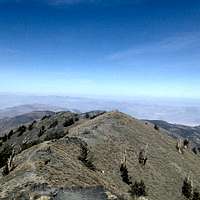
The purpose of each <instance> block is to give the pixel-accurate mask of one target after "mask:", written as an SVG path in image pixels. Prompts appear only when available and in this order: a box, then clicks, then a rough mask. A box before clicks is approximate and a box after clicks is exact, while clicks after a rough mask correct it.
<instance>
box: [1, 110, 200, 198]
mask: <svg viewBox="0 0 200 200" xmlns="http://www.w3.org/2000/svg"><path fill="white" fill-rule="evenodd" d="M71 119H73V123H72V120H71ZM56 120H57V123H55V121H56ZM63 124H65V126H66V127H64V126H63ZM43 126H45V132H44V133H43V134H42V135H40V134H41V133H40V130H42V127H43ZM16 134H17V135H19V133H15V134H14V136H12V137H13V138H12V137H11V139H10V141H9V140H8V141H7V143H8V144H13V141H15V142H16V141H17V142H18V144H19V143H20V142H22V143H23V141H24V140H25V139H27V137H30V138H31V140H32V141H33V140H34V141H36V140H39V142H36V144H34V145H32V147H30V148H27V149H24V150H23V151H19V154H18V155H16V156H15V159H14V165H15V168H14V169H13V170H12V171H11V172H10V173H9V174H8V175H7V176H1V177H0V184H1V188H0V198H2V199H8V198H9V197H10V195H11V194H12V195H13V194H16V195H17V192H18V194H22V193H23V195H27V196H28V195H29V197H30V195H33V196H34V195H35V196H41V195H42V194H44V191H43V190H41V191H40V190H38V189H37V190H36V189H34V188H35V187H36V186H37V185H38V187H39V184H41V183H42V184H46V185H47V186H48V187H49V188H52V190H53V188H56V189H55V190H54V192H55V191H58V190H59V191H60V188H65V189H66V190H67V189H70V188H73V187H82V188H88V187H89V188H90V187H97V186H102V187H103V188H104V189H105V191H106V192H109V193H111V194H112V195H114V196H116V198H117V199H130V193H129V190H130V186H129V185H128V184H127V183H125V182H124V181H123V179H122V177H121V172H120V166H121V162H122V160H123V157H124V152H126V153H125V154H126V167H127V169H128V174H129V176H130V179H131V181H132V182H134V181H140V180H143V181H144V183H145V185H146V187H147V189H148V196H147V198H148V199H149V200H160V199H162V200H168V199H171V200H177V199H182V198H183V197H182V195H181V187H182V184H183V180H184V178H185V177H186V176H187V175H188V173H191V174H192V175H193V177H194V184H195V185H199V184H200V179H199V178H198V177H199V174H200V171H199V168H198V166H199V164H200V158H199V156H198V155H195V154H194V153H193V152H192V151H191V149H186V150H184V153H183V154H179V152H178V151H177V149H176V140H175V139H174V138H172V137H170V136H169V135H167V134H166V132H163V131H162V130H156V129H155V128H154V125H153V124H151V123H146V122H144V121H141V120H137V119H135V118H132V117H131V116H128V115H126V114H123V113H120V112H116V111H113V112H106V113H105V112H90V113H84V114H75V113H70V112H60V113H56V114H55V115H54V116H52V117H50V118H46V119H43V120H40V121H38V122H37V123H36V124H35V125H34V128H33V130H31V131H25V132H23V133H22V135H20V136H19V137H17V135H16ZM38 134H39V136H38ZM28 142H29V144H30V141H28ZM22 143H21V144H22ZM147 144H148V153H147V155H148V160H147V163H146V165H145V166H142V165H141V164H140V163H139V162H138V155H139V152H140V151H141V148H144V147H145V146H146V145H147ZM2 170H3V168H1V172H2ZM16 182H17V183H18V184H15V183H16ZM36 188H37V187H36ZM52 190H50V191H52ZM50 191H49V192H46V195H47V196H49V197H51V198H52V199H56V198H57V197H56V195H57V194H55V197H53V196H52V193H51V192H50ZM63 194H65V191H63ZM61 196H62V195H61ZM63 196H64V195H63ZM61 199H62V200H64V199H66V198H64V197H63V198H61Z"/></svg>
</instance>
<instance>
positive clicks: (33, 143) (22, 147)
mask: <svg viewBox="0 0 200 200" xmlns="http://www.w3.org/2000/svg"><path fill="white" fill-rule="evenodd" d="M39 143H40V142H39V141H38V140H34V141H31V142H29V143H23V144H22V145H21V146H20V147H21V151H24V150H26V149H29V148H31V147H32V146H34V145H37V144H39Z"/></svg>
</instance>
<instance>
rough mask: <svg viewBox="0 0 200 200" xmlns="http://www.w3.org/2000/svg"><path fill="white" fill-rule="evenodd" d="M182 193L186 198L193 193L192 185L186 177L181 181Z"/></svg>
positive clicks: (190, 196)
mask: <svg viewBox="0 0 200 200" xmlns="http://www.w3.org/2000/svg"><path fill="white" fill-rule="evenodd" d="M182 194H183V195H184V196H185V197H186V198H187V199H191V198H192V195H193V187H192V181H191V180H190V179H189V178H188V177H186V178H185V179H184V181H183V186H182Z"/></svg>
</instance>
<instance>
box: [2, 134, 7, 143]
mask: <svg viewBox="0 0 200 200" xmlns="http://www.w3.org/2000/svg"><path fill="white" fill-rule="evenodd" d="M7 139H8V136H7V135H6V134H5V135H4V136H3V137H2V141H3V142H6V141H7Z"/></svg>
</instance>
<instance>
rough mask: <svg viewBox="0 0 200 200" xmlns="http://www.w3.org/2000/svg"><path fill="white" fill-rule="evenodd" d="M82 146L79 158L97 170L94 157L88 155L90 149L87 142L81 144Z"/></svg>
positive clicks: (88, 166) (90, 167) (91, 168)
mask: <svg viewBox="0 0 200 200" xmlns="http://www.w3.org/2000/svg"><path fill="white" fill-rule="evenodd" d="M80 147H81V155H80V156H79V158H78V159H79V160H80V161H81V162H82V163H83V164H84V165H85V166H86V167H87V168H89V169H90V170H93V171H95V170H96V167H95V166H94V164H93V161H92V158H91V157H90V158H89V156H88V154H89V150H88V147H87V144H82V143H81V144H80Z"/></svg>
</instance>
